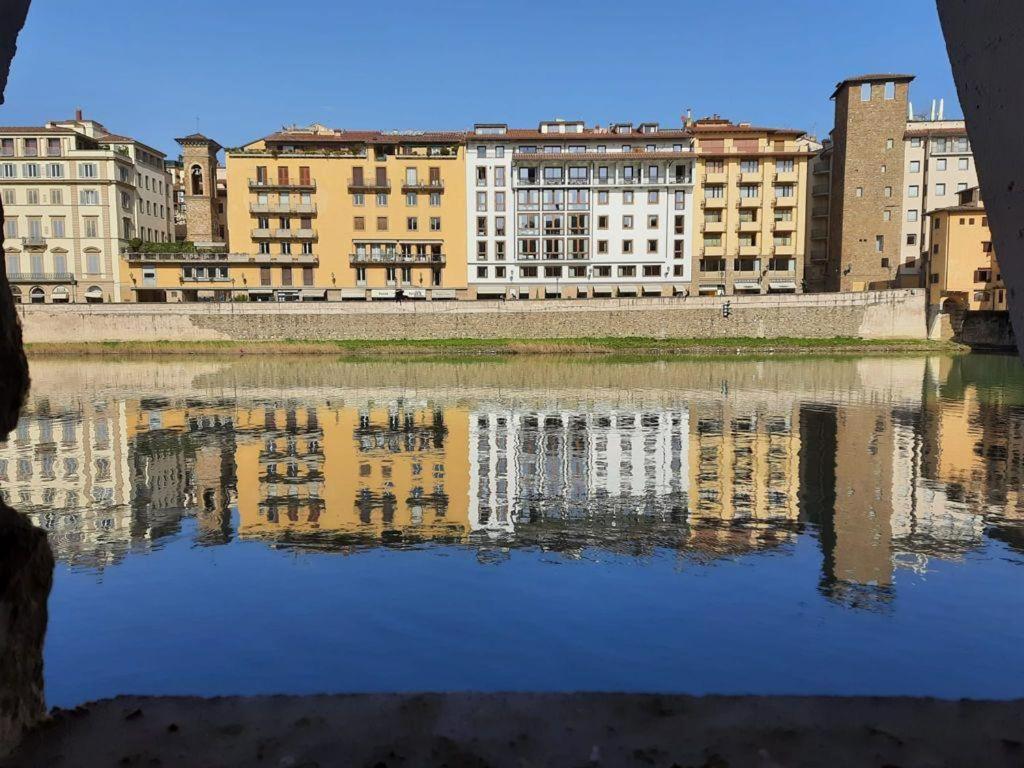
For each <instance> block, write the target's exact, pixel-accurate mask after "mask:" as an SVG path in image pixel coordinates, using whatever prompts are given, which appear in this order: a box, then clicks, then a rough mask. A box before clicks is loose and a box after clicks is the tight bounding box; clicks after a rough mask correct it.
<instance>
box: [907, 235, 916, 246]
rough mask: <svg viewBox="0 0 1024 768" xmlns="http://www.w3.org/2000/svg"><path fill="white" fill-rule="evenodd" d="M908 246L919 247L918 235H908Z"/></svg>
mask: <svg viewBox="0 0 1024 768" xmlns="http://www.w3.org/2000/svg"><path fill="white" fill-rule="evenodd" d="M907 245H917V235H915V234H914V233H913V232H911V233H910V234H909V235H907Z"/></svg>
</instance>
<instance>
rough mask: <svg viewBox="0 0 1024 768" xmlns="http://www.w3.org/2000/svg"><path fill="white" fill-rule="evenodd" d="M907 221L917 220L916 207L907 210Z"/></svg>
mask: <svg viewBox="0 0 1024 768" xmlns="http://www.w3.org/2000/svg"><path fill="white" fill-rule="evenodd" d="M907 221H917V209H916V208H911V209H910V210H909V211H907Z"/></svg>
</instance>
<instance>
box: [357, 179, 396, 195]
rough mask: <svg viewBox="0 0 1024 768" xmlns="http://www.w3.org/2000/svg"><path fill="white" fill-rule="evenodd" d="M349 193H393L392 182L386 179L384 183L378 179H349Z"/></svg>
mask: <svg viewBox="0 0 1024 768" xmlns="http://www.w3.org/2000/svg"><path fill="white" fill-rule="evenodd" d="M348 191H349V192H373V193H377V192H384V193H388V192H390V191H391V181H390V179H384V180H383V181H378V180H376V179H349V180H348Z"/></svg>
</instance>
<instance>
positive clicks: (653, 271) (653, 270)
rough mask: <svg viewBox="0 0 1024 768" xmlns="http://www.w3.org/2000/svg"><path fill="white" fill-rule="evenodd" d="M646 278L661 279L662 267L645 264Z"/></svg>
mask: <svg viewBox="0 0 1024 768" xmlns="http://www.w3.org/2000/svg"><path fill="white" fill-rule="evenodd" d="M644 277H661V267H659V266H658V265H657V264H644Z"/></svg>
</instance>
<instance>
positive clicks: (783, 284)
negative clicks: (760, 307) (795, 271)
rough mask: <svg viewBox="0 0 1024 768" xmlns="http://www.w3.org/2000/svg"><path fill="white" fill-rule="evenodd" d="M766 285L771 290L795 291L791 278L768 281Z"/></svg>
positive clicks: (794, 284)
mask: <svg viewBox="0 0 1024 768" xmlns="http://www.w3.org/2000/svg"><path fill="white" fill-rule="evenodd" d="M768 287H769V288H770V289H771V290H773V291H795V290H796V283H794V282H793V281H792V280H782V281H778V282H770V283H768Z"/></svg>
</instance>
